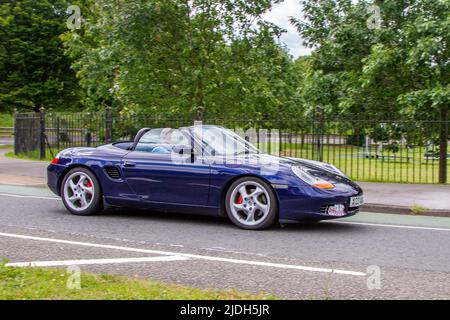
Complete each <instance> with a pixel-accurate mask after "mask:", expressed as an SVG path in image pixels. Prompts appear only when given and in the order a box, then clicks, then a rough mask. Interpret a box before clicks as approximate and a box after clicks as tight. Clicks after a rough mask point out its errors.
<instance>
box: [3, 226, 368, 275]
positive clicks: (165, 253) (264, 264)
mask: <svg viewBox="0 0 450 320" xmlns="http://www.w3.org/2000/svg"><path fill="white" fill-rule="evenodd" d="M0 236H2V237H8V238H17V239H25V240H36V241H45V242H54V243H63V244H69V245H78V246H84V247H95V248H103V249H113V250H122V251H129V252H140V253H150V254H158V255H163V256H176V257H184V258H192V259H201V260H208V261H220V262H226V263H235V264H245V265H253V266H262V267H273V268H280V269H294V270H302V271H312V272H322V273H336V274H345V275H351V276H359V277H361V276H362V277H364V276H366V274H365V273H364V272H357V271H349V270H339V269H330V268H316V267H308V266H300V265H290V264H280V263H271V262H262V261H252V260H240V259H229V258H220V257H212V256H203V255H196V254H188V253H179V252H169V251H159V250H148V249H139V248H131V247H122V246H114V245H106V244H97V243H89V242H78V241H69V240H61V239H52V238H41V237H33V236H25V235H20V234H12V233H0Z"/></svg>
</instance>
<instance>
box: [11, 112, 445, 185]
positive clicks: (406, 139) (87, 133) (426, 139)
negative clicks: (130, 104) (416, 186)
mask: <svg viewBox="0 0 450 320" xmlns="http://www.w3.org/2000/svg"><path fill="white" fill-rule="evenodd" d="M449 123H450V121H449V120H448V119H446V120H436V121H430V120H424V121H417V120H390V121H375V120H357V119H341V118H326V117H324V116H312V117H310V118H283V117H282V116H280V117H279V118H277V119H263V120H252V119H245V118H234V117H227V118H225V117H224V118H214V119H205V120H204V121H203V124H213V125H221V126H224V127H227V128H230V129H234V130H237V131H239V132H240V133H241V134H242V135H245V134H246V132H247V133H248V132H250V131H253V132H256V137H257V139H256V141H254V142H255V143H256V144H257V146H258V147H259V148H260V149H263V150H264V151H266V152H268V153H271V154H275V155H281V156H285V157H293V158H306V159H311V160H317V161H324V162H328V163H331V164H333V165H335V166H337V167H338V168H340V169H341V170H342V171H344V172H345V173H346V174H347V175H349V176H350V177H351V178H353V179H355V180H359V181H376V182H400V183H447V182H448V179H447V177H448V172H449V167H450V164H449V161H448V158H449V157H450V155H449V153H448V138H449ZM193 124H194V121H193V120H192V118H189V117H185V118H171V119H168V118H167V116H159V115H151V114H150V115H149V114H143V115H142V114H141V115H127V116H124V115H113V113H112V112H111V110H110V109H107V110H106V111H105V112H97V113H76V114H74V113H45V112H44V111H43V110H42V111H41V112H40V113H38V114H34V113H33V114H20V113H19V114H16V116H15V152H16V153H34V154H36V153H38V155H39V156H40V157H41V158H43V159H44V158H48V157H49V156H53V155H55V154H56V153H57V152H58V151H59V150H63V149H65V148H69V147H82V146H83V147H91V146H92V147H95V146H98V145H101V144H105V143H109V142H112V141H118V140H132V138H133V137H134V135H135V134H136V132H137V131H138V130H139V129H141V128H142V127H151V128H164V127H171V128H178V127H183V126H191V125H193Z"/></svg>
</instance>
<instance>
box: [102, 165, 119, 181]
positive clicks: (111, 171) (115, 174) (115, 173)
mask: <svg viewBox="0 0 450 320" xmlns="http://www.w3.org/2000/svg"><path fill="white" fill-rule="evenodd" d="M105 170H106V173H107V174H108V176H109V177H110V178H111V179H114V180H119V179H120V178H121V177H122V175H121V174H120V170H119V168H117V167H113V166H111V167H105Z"/></svg>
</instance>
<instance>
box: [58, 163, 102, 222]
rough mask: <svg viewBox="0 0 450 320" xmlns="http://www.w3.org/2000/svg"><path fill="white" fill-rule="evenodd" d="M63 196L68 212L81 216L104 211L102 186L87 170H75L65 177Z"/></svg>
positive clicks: (62, 187) (62, 188)
mask: <svg viewBox="0 0 450 320" xmlns="http://www.w3.org/2000/svg"><path fill="white" fill-rule="evenodd" d="M61 196H62V199H63V203H64V205H65V207H66V208H67V210H69V211H70V212H71V213H73V214H75V215H79V216H89V215H93V214H97V213H99V212H100V211H101V210H102V201H101V200H102V195H101V190H100V184H99V182H98V180H97V178H96V177H95V176H94V174H93V173H92V172H91V171H89V170H87V169H85V168H75V169H73V170H71V171H69V173H68V174H67V175H66V176H65V178H64V180H63V183H62V186H61Z"/></svg>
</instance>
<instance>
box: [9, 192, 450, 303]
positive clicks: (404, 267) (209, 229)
mask: <svg viewBox="0 0 450 320" xmlns="http://www.w3.org/2000/svg"><path fill="white" fill-rule="evenodd" d="M0 208H1V209H0V210H1V211H0V259H1V258H7V259H8V260H9V261H10V262H11V263H19V262H26V263H29V262H36V261H41V262H42V261H43V262H44V265H48V266H51V265H52V263H53V265H55V264H56V265H58V264H59V265H62V266H66V265H73V264H79V265H80V267H81V269H82V270H84V271H93V272H102V273H112V274H124V275H130V276H140V277H147V278H152V279H157V280H163V281H167V282H171V283H180V284H186V285H191V286H196V287H213V288H222V289H226V288H228V289H231V288H232V289H237V290H241V291H247V292H254V293H260V292H266V293H269V294H273V295H276V296H279V297H281V298H287V299H358V298H362V299H384V298H387V299H449V298H450V250H449V244H450V218H437V217H412V216H397V215H388V214H373V213H361V214H360V215H359V216H357V217H354V218H351V219H344V220H340V221H337V222H326V223H319V224H315V225H291V226H288V227H286V228H274V229H272V230H268V231H262V232H252V231H243V230H240V229H237V228H236V227H234V226H233V225H232V224H231V223H229V222H228V221H227V220H224V219H216V218H209V217H197V216H190V215H177V214H163V213H152V212H141V211H136V210H114V211H109V212H105V213H104V214H102V215H99V216H94V217H76V216H73V215H71V214H69V213H68V212H67V211H66V210H65V209H64V207H63V205H62V203H61V202H60V201H59V200H57V199H54V198H52V196H51V194H49V193H48V191H46V190H44V189H39V188H26V187H14V188H13V187H8V186H0ZM136 258H139V259H138V261H136V260H133V259H136ZM104 259H119V260H104ZM130 259H131V260H130ZM67 260H71V261H69V262H67ZM78 260H89V261H87V262H86V261H78ZM49 261H50V262H51V263H49ZM369 266H372V267H370V268H369V269H368V267H369ZM373 266H377V267H379V268H380V270H381V277H380V279H381V283H380V284H381V286H380V288H379V289H374V288H372V290H370V289H369V287H368V285H367V283H368V280H369V283H372V284H373V281H372V280H373V275H372V270H377V269H373V268H374V267H373ZM371 279H372V280H371Z"/></svg>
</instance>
